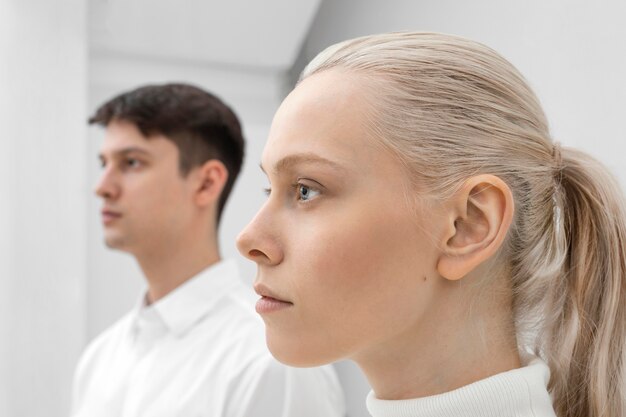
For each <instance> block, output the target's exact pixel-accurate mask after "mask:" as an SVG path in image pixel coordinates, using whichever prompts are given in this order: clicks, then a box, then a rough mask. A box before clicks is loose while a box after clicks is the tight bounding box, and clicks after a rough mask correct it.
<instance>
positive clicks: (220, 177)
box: [194, 159, 228, 206]
mask: <svg viewBox="0 0 626 417" xmlns="http://www.w3.org/2000/svg"><path fill="white" fill-rule="evenodd" d="M196 175H197V179H198V181H197V182H196V185H195V190H194V192H195V197H194V198H195V201H196V203H197V204H198V205H199V206H207V205H210V204H215V203H216V202H217V201H219V198H220V195H221V194H222V190H223V189H224V185H225V184H226V180H227V179H228V170H227V169H226V167H225V166H224V164H223V163H222V162H220V161H218V160H217V159H210V160H208V161H206V162H205V163H204V164H203V165H201V166H200V167H199V168H197V172H196Z"/></svg>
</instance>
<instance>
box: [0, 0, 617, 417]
mask: <svg viewBox="0 0 626 417" xmlns="http://www.w3.org/2000/svg"><path fill="white" fill-rule="evenodd" d="M222 3H228V4H227V5H226V4H222ZM624 21H626V2H623V1H619V0H612V1H598V2H594V3H593V4H592V3H591V2H586V1H581V0H574V1H570V0H553V1H541V0H529V1H525V2H512V1H496V0H475V1H471V2H464V1H458V0H457V1H452V0H440V1H437V2H434V1H420V0H413V1H409V0H387V1H384V2H383V1H370V0H365V1H357V0H335V1H331V0H326V1H319V0H300V1H299V2H289V1H287V0H272V1H266V2H254V1H252V0H238V1H230V2H202V1H198V0H196V1H193V0H187V1H182V2H174V1H172V0H150V1H148V0H124V1H122V0H90V1H85V0H63V1H61V0H0V129H2V130H1V134H0V417H5V416H6V417H13V416H25V417H26V416H28V417H33V416H46V417H48V416H52V417H55V416H64V415H67V413H68V410H69V400H70V393H71V376H72V372H73V369H74V366H75V363H76V361H77V359H78V357H79V355H80V352H81V350H82V349H83V348H84V346H85V345H86V344H87V343H88V342H89V340H91V339H92V338H93V337H94V336H95V335H97V334H98V333H99V332H101V331H102V330H103V329H104V328H106V327H107V326H108V325H110V324H111V323H112V322H114V321H115V320H116V319H117V318H118V317H120V316H121V315H122V314H123V313H124V312H125V311H127V310H128V309H129V308H130V307H131V306H132V305H133V303H134V302H135V300H136V298H137V296H138V293H139V291H141V289H142V288H143V280H142V278H141V274H140V271H139V270H138V268H137V266H136V264H135V262H134V261H133V259H132V258H130V257H129V256H127V255H124V254H121V253H117V252H112V251H109V250H107V249H106V248H105V247H104V245H103V244H102V233H101V226H100V223H99V216H98V210H99V201H98V200H97V199H96V198H95V197H94V196H93V193H92V187H93V185H94V183H95V181H96V179H97V176H98V173H99V167H98V162H97V151H98V147H99V141H100V140H101V137H102V132H101V131H99V130H98V129H95V128H87V126H86V125H85V120H86V118H87V116H88V114H90V113H91V112H92V111H93V110H94V108H95V107H96V106H97V105H98V104H100V103H101V102H102V101H103V100H106V99H108V98H110V97H111V96H113V95H115V94H117V93H119V92H121V91H123V90H126V89H130V88H133V87H136V86H138V85H141V84H145V83H154V82H166V81H186V82H192V83H195V84H197V85H199V86H201V87H204V88H206V89H208V90H211V91H213V92H215V93H217V94H218V95H220V96H221V97H222V98H223V99H224V100H225V101H227V102H228V103H229V104H231V105H232V106H233V107H234V108H235V109H236V111H237V112H238V114H239V115H240V116H241V119H242V122H243V124H244V128H245V134H246V138H247V140H248V148H247V155H246V161H245V165H244V169H243V172H242V175H241V177H240V178H239V180H238V182H237V184H236V187H235V190H234V193H233V195H232V197H231V199H230V202H229V204H228V206H227V211H226V214H225V217H224V219H223V224H222V226H221V230H220V232H221V234H220V241H221V245H222V254H223V255H224V256H225V257H235V258H236V259H237V261H238V263H239V265H240V269H241V271H242V275H243V276H244V279H245V280H247V282H251V281H252V280H253V278H254V274H255V268H254V265H252V264H251V263H249V262H247V261H245V260H244V259H242V258H241V257H240V256H239V255H238V253H237V252H236V249H235V246H234V239H235V236H236V235H237V233H238V232H239V231H240V230H241V228H242V227H243V226H244V225H245V224H246V223H247V222H248V221H249V220H250V219H251V218H252V216H253V215H254V213H255V212H256V210H257V209H258V207H259V206H260V205H261V204H262V202H263V200H264V198H265V197H264V194H263V192H262V189H263V188H264V187H265V186H266V182H265V180H264V178H263V176H262V174H261V172H260V169H259V167H258V164H259V161H260V153H261V151H262V148H263V144H264V141H265V138H266V135H267V132H268V130H269V126H270V123H271V118H272V115H273V113H274V111H275V110H276V108H277V107H278V105H279V104H280V101H281V100H282V98H283V97H284V95H285V94H286V93H287V92H288V91H289V90H290V89H291V87H292V85H293V82H294V79H295V77H296V76H297V74H298V72H299V71H300V70H301V69H302V67H303V66H304V64H305V63H306V62H308V60H310V59H311V58H312V57H314V56H315V54H316V53H317V52H319V51H320V50H322V49H323V48H324V47H326V46H328V45H329V44H332V43H334V42H336V41H340V40H343V39H347V38H351V37H355V36H360V35H365V34H369V33H376V32H384V31H395V30H409V29H411V30H428V31H438V32H447V33H453V34H457V35H462V36H467V37H469V38H472V39H475V40H478V41H481V42H484V43H486V44H487V45H489V46H491V47H493V48H494V49H496V50H497V51H499V52H500V53H502V54H503V55H504V56H505V57H506V58H508V59H509V60H510V61H511V62H512V63H513V64H514V65H516V66H517V67H518V68H519V69H520V71H521V72H522V73H523V74H524V75H525V76H526V78H527V79H528V81H529V83H530V84H531V86H532V87H533V88H534V89H535V91H536V93H537V94H538V96H539V98H540V100H541V101H542V104H543V106H544V109H545V111H546V113H547V116H548V119H549V121H550V123H551V128H552V134H553V137H554V138H555V139H556V140H558V141H560V142H561V143H562V144H563V145H564V146H576V147H580V148H582V149H585V150H587V151H588V152H590V153H591V154H593V155H595V156H596V157H597V158H599V159H600V160H602V161H603V162H604V163H605V164H606V165H607V166H608V167H609V168H610V169H611V170H612V171H613V172H614V173H615V174H616V176H617V177H618V178H619V179H620V181H621V183H622V184H626V163H624V161H623V159H624V155H625V154H626V127H625V125H624V119H625V118H626V105H625V103H626V81H625V80H624V74H626V26H624V24H623V22H624ZM337 369H338V370H339V374H340V378H341V380H342V383H343V384H344V388H345V390H346V393H347V396H348V410H349V415H350V417H364V416H366V415H367V412H366V411H365V408H364V396H365V394H366V393H367V391H368V387H367V383H366V382H365V381H364V379H363V378H362V377H361V376H360V374H359V372H358V370H357V369H356V368H355V366H354V365H353V364H351V363H349V362H342V363H340V364H338V365H337Z"/></svg>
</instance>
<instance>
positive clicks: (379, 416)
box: [367, 357, 555, 417]
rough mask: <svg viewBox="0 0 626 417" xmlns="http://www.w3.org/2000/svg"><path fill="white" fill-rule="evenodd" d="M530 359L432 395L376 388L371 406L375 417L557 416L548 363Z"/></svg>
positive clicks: (368, 399) (369, 404) (368, 398)
mask: <svg viewBox="0 0 626 417" xmlns="http://www.w3.org/2000/svg"><path fill="white" fill-rule="evenodd" d="M525 362H526V361H525ZM527 363H528V364H527V365H526V366H524V367H522V368H518V369H513V370H511V371H507V372H503V373H500V374H497V375H493V376H491V377H489V378H486V379H483V380H480V381H477V382H474V383H472V384H469V385H466V386H464V387H461V388H459V389H456V390H454V391H450V392H446V393H443V394H438V395H433V396H430V397H423V398H414V399H409V400H394V401H391V400H379V399H377V398H376V396H375V395H374V392H373V391H372V392H370V393H369V395H368V397H367V409H368V411H369V412H370V414H371V415H372V416H373V417H555V414H554V410H553V408H552V402H551V400H550V395H549V394H548V390H547V384H548V380H549V379H550V370H549V368H548V366H547V365H546V364H545V363H544V362H543V361H542V360H541V359H539V358H536V357H532V358H530V359H529V360H528V362H527Z"/></svg>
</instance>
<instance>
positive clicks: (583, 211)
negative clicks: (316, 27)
mask: <svg viewBox="0 0 626 417" xmlns="http://www.w3.org/2000/svg"><path fill="white" fill-rule="evenodd" d="M328 69H340V70H346V71H350V72H353V73H358V74H360V75H363V76H364V77H366V79H367V80H370V81H371V82H370V85H371V86H372V87H373V88H372V89H371V94H374V95H373V96H372V95H371V94H370V97H373V98H374V102H375V115H374V117H373V118H372V120H371V121H370V122H371V126H370V127H371V129H372V131H373V132H375V133H374V134H375V136H376V137H378V138H379V139H380V140H381V142H383V143H384V144H385V146H387V147H389V148H390V149H391V150H393V151H394V152H396V153H397V155H398V156H399V158H400V160H401V161H402V162H403V163H404V164H405V165H406V166H407V168H408V169H409V170H410V172H411V178H413V179H414V180H415V184H416V185H419V187H420V188H421V189H422V190H426V191H427V192H429V193H432V194H433V195H440V196H445V195H449V194H450V193H452V192H454V190H455V189H456V187H459V186H460V185H461V184H462V183H463V181H464V180H465V179H467V178H468V177H469V176H471V175H474V174H478V173H490V174H493V175H497V176H498V177H500V178H501V179H503V180H504V181H505V182H506V183H507V184H508V185H509V187H510V188H511V190H512V192H513V195H514V199H515V207H516V211H515V215H514V222H513V226H512V227H511V229H510V231H509V235H508V237H507V241H506V245H505V247H504V248H503V249H502V251H501V254H500V255H501V256H502V258H503V259H504V260H505V261H506V263H507V267H508V270H510V271H511V273H510V275H511V276H510V279H511V283H510V284H511V287H512V289H513V309H514V318H515V325H516V333H517V336H518V342H519V344H520V348H530V349H533V350H534V351H535V353H536V354H537V355H540V356H541V357H543V358H544V359H545V360H546V362H547V363H548V365H549V367H550V369H551V378H550V383H549V390H550V392H551V394H552V397H553V402H554V408H555V411H556V412H557V415H559V416H560V417H603V416H606V417H608V416H610V417H617V416H620V417H623V416H625V415H626V414H625V413H626V409H625V405H624V402H625V399H624V396H625V395H626V391H625V389H624V384H625V382H624V379H625V378H626V374H625V371H624V345H625V342H626V282H625V280H626V260H625V258H626V257H625V254H624V248H625V247H626V210H625V208H624V207H625V205H624V201H623V198H622V194H621V191H620V188H619V186H618V185H617V184H616V182H615V181H614V180H613V178H612V177H611V175H610V174H609V173H608V172H607V171H606V170H605V169H604V168H603V167H602V166H601V164H599V163H598V162H596V161H595V160H593V159H592V158H591V157H589V156H588V155H586V154H584V153H582V152H580V151H577V150H574V149H571V148H561V147H560V146H559V145H558V144H555V143H553V142H552V140H551V139H550V134H549V131H548V124H547V121H546V118H545V115H544V113H543V111H542V109H541V106H540V104H539V101H538V100H537V98H536V96H535V95H534V93H533V92H532V91H531V89H530V88H529V87H528V85H527V83H526V82H525V80H524V78H523V77H522V76H521V75H520V73H519V72H518V71H517V70H516V69H515V68H514V67H513V66H512V65H511V64H510V63H509V62H507V61H506V60H505V59H504V58H502V57H501V56H500V55H498V54H497V53H496V52H495V51H493V50H492V49H490V48H488V47H486V46H484V45H482V44H479V43H476V42H473V41H470V40H467V39H463V38H459V37H455V36H450V35H443V34H436V33H415V32H411V33H391V34H382V35H373V36H366V37H362V38H357V39H353V40H349V41H346V42H342V43H339V44H337V45H334V46H331V47H329V48H328V49H326V50H325V51H323V52H322V53H320V54H319V55H318V56H317V57H316V58H315V59H314V60H313V61H312V62H311V63H310V64H309V65H308V66H307V67H306V68H305V70H304V71H303V73H302V75H301V77H300V80H302V79H304V78H306V77H308V76H310V75H312V74H315V73H318V72H320V71H325V70H328Z"/></svg>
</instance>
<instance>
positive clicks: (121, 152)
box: [98, 146, 150, 159]
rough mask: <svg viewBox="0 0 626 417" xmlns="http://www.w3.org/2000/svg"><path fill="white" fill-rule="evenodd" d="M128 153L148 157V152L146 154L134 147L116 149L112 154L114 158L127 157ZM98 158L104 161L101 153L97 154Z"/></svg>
mask: <svg viewBox="0 0 626 417" xmlns="http://www.w3.org/2000/svg"><path fill="white" fill-rule="evenodd" d="M130 153H140V154H143V155H145V156H150V152H148V151H147V150H145V149H142V148H138V147H136V146H131V147H128V148H122V149H117V150H114V151H113V152H112V154H113V156H114V157H120V156H126V155H128V154H130ZM98 158H100V159H104V158H105V155H104V154H103V153H99V154H98Z"/></svg>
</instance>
